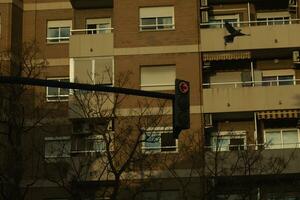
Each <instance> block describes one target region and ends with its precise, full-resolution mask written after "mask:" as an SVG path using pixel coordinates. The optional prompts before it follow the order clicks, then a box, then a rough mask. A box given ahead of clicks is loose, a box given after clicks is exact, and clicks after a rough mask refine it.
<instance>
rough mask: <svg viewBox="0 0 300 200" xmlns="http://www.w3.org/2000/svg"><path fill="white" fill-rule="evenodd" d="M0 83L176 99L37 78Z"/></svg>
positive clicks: (5, 78) (3, 79)
mask: <svg viewBox="0 0 300 200" xmlns="http://www.w3.org/2000/svg"><path fill="white" fill-rule="evenodd" d="M0 83H6V84H19V85H33V86H45V87H56V88H64V89H74V90H75V89H78V90H86V91H98V92H111V93H121V94H127V95H134V96H144V97H152V98H158V99H169V100H173V99H174V98H175V95H174V94H168V93H161V92H151V91H143V90H136V89H130V88H121V87H110V86H106V85H103V84H95V85H91V84H83V83H70V82H61V81H55V80H44V79H35V78H23V77H13V76H0Z"/></svg>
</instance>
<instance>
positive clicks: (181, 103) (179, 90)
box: [0, 76, 190, 138]
mask: <svg viewBox="0 0 300 200" xmlns="http://www.w3.org/2000/svg"><path fill="white" fill-rule="evenodd" d="M0 83H3V84H17V85H32V86H44V87H56V88H64V89H74V90H76V89H78V90H86V91H99V92H111V93H120V94H127V95H134V96H143V97H151V98H158V99H167V100H172V106H173V136H174V138H178V136H179V134H180V132H181V130H183V129H189V127H190V118H189V117H190V116H189V115H190V113H189V112H190V111H189V106H190V105H189V92H190V91H189V82H187V81H184V80H178V79H176V81H175V94H168V93H161V92H152V91H143V90H137V89H130V88H121V87H110V86H106V85H103V84H95V85H91V84H83V83H70V82H60V81H55V80H44V79H35V78H24V77H13V76H0Z"/></svg>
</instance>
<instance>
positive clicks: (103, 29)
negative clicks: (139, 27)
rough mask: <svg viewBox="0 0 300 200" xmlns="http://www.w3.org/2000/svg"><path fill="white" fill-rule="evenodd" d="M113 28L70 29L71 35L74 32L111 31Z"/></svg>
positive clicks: (103, 32) (96, 32) (97, 32)
mask: <svg viewBox="0 0 300 200" xmlns="http://www.w3.org/2000/svg"><path fill="white" fill-rule="evenodd" d="M112 30H114V28H111V27H110V28H89V29H72V30H70V34H71V35H75V34H91V35H92V34H105V33H108V32H111V31H112Z"/></svg>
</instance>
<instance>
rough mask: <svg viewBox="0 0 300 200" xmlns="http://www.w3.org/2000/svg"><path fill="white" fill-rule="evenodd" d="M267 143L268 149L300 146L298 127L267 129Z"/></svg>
mask: <svg viewBox="0 0 300 200" xmlns="http://www.w3.org/2000/svg"><path fill="white" fill-rule="evenodd" d="M265 143H266V148H268V149H281V148H296V147H299V131H298V129H270V130H265Z"/></svg>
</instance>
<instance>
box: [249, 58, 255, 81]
mask: <svg viewBox="0 0 300 200" xmlns="http://www.w3.org/2000/svg"><path fill="white" fill-rule="evenodd" d="M250 67H251V81H252V86H255V82H254V81H255V79H254V69H253V61H252V60H251V62H250Z"/></svg>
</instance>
